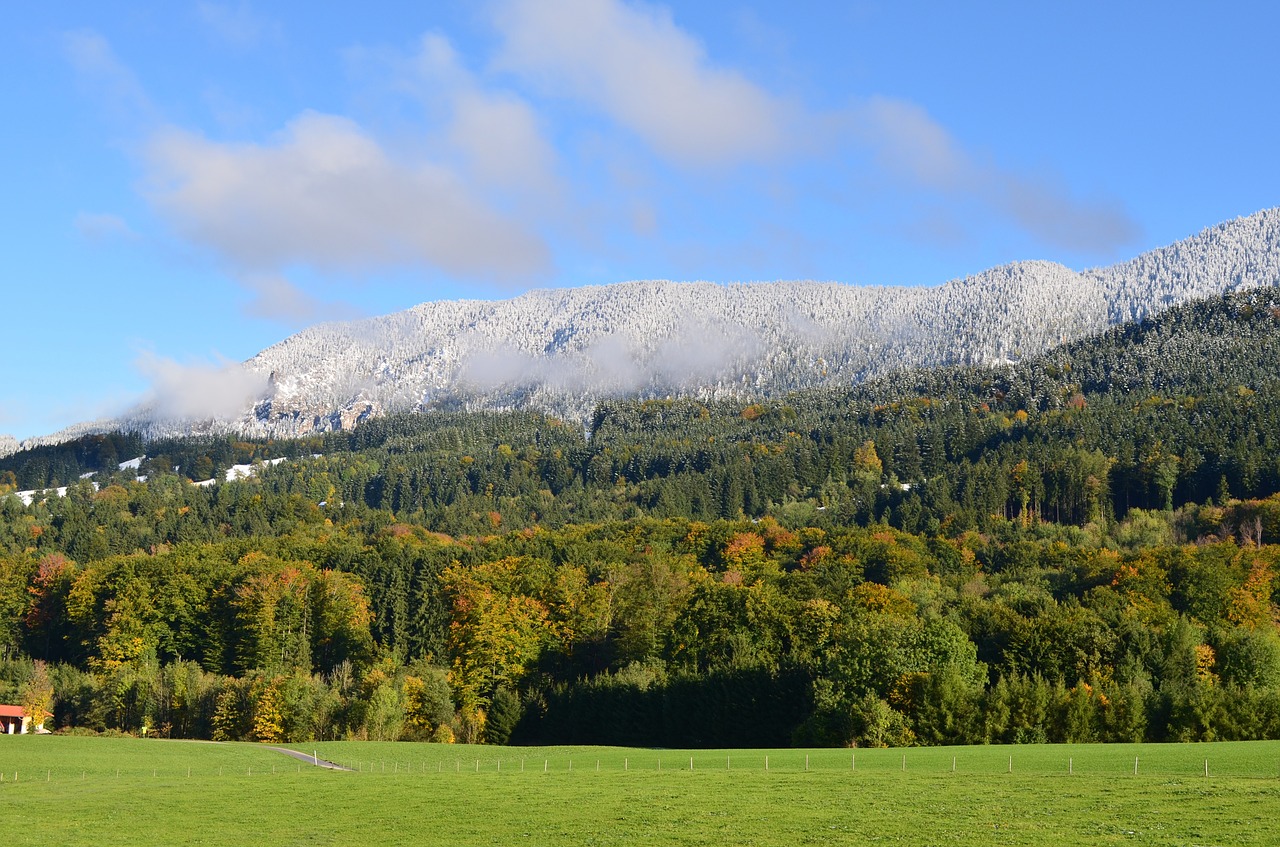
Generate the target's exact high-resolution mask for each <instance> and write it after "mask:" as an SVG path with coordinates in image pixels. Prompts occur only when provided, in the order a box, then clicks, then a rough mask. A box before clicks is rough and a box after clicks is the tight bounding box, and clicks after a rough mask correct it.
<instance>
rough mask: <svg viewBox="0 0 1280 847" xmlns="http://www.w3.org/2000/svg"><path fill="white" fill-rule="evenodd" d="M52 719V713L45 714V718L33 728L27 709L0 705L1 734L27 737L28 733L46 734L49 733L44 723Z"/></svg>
mask: <svg viewBox="0 0 1280 847" xmlns="http://www.w3.org/2000/svg"><path fill="white" fill-rule="evenodd" d="M51 717H53V713H52V712H45V713H44V717H43V718H41V719H40V722H39V723H38V724H36V725H35V726H34V727H33V726H32V725H31V718H30V716H28V715H27V710H26V709H24V708H23V707H21V706H9V705H5V704H2V703H0V734H2V735H26V734H27V733H28V732H34V733H37V734H44V733H47V732H48V731H49V730H47V729H45V728H44V722H45V721H46V720H48V719H49V718H51Z"/></svg>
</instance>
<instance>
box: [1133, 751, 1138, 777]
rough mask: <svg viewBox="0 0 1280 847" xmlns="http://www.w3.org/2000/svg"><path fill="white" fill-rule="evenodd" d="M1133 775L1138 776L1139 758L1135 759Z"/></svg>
mask: <svg viewBox="0 0 1280 847" xmlns="http://www.w3.org/2000/svg"><path fill="white" fill-rule="evenodd" d="M1133 775H1134V776H1137V775H1138V757H1137V756H1134V757H1133Z"/></svg>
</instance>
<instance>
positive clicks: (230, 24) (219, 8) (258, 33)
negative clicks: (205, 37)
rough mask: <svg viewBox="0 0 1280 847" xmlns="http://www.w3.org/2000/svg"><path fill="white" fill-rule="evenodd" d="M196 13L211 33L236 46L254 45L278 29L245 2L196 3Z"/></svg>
mask: <svg viewBox="0 0 1280 847" xmlns="http://www.w3.org/2000/svg"><path fill="white" fill-rule="evenodd" d="M196 14H197V16H198V17H199V18H200V21H201V22H202V23H203V24H204V25H205V26H207V27H208V28H209V31H210V32H211V33H213V34H214V35H215V36H217V37H218V38H219V39H221V40H222V41H225V42H226V43H228V44H230V45H232V46H234V47H253V46H255V45H256V44H258V43H259V42H260V41H261V40H262V39H263V38H264V37H265V36H267V35H269V34H273V33H275V32H277V31H278V26H277V25H276V24H274V23H272V22H270V21H268V20H267V19H265V18H263V17H261V16H259V15H258V14H257V13H256V12H254V11H253V9H251V8H250V7H249V4H248V3H244V2H241V3H240V4H238V5H236V6H232V5H230V4H228V3H210V2H200V3H197V4H196Z"/></svg>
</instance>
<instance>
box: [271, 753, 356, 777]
mask: <svg viewBox="0 0 1280 847" xmlns="http://www.w3.org/2000/svg"><path fill="white" fill-rule="evenodd" d="M267 749H268V750H275V751H276V752H277V753H284V754H285V755H286V756H292V757H293V758H295V759H297V760H298V761H300V762H306V763H307V764H308V765H312V766H314V767H317V768H328V769H329V770H331V771H349V770H351V768H348V767H344V766H342V765H340V764H338V763H337V762H330V761H328V760H326V759H321V758H319V757H317V756H316V755H315V754H313V753H302V752H299V751H297V750H290V749H289V748H288V747H268V748H267Z"/></svg>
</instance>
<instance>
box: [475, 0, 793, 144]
mask: <svg viewBox="0 0 1280 847" xmlns="http://www.w3.org/2000/svg"><path fill="white" fill-rule="evenodd" d="M494 21H495V23H496V25H497V27H498V29H499V30H500V31H501V33H502V35H503V37H504V39H505V44H504V46H503V50H502V52H501V54H500V55H499V57H498V59H497V65H498V67H500V68H503V69H506V70H511V71H515V72H517V73H519V74H522V75H524V76H527V77H529V78H532V79H534V80H536V81H537V82H539V83H540V84H542V85H543V86H544V87H545V88H546V89H547V90H548V91H550V92H551V93H553V94H563V95H568V96H571V97H576V98H579V99H581V100H584V101H586V102H589V103H591V104H592V105H593V106H595V107H596V108H598V109H600V110H601V111H603V112H604V113H606V114H608V115H609V116H610V117H611V118H613V120H615V121H616V122H617V123H619V124H621V125H622V126H624V127H626V128H627V129H629V130H631V131H632V132H634V133H636V134H637V135H638V136H640V137H641V138H642V139H644V140H645V142H647V143H648V144H649V145H650V146H651V147H653V148H654V149H655V150H656V151H657V152H658V153H660V154H662V155H664V156H666V157H668V158H670V159H672V160H674V161H676V162H679V163H681V164H684V165H694V166H706V165H725V164H736V163H739V162H742V161H748V160H759V159H767V158H771V157H773V156H775V155H776V154H778V153H780V152H782V151H784V150H785V149H786V148H788V147H789V146H791V140H790V139H789V138H788V133H789V132H794V131H795V130H796V129H797V126H796V124H797V122H798V121H799V119H800V118H801V117H803V116H802V115H801V114H799V112H798V110H795V109H793V108H792V107H791V106H790V105H789V104H788V103H786V102H785V101H784V100H782V99H780V98H777V97H775V96H773V95H771V94H770V93H769V92H767V91H765V90H764V89H763V88H761V87H759V86H758V85H756V84H754V83H753V82H751V81H750V80H748V79H747V78H746V77H744V76H743V75H742V74H740V73H738V72H737V71H734V70H732V69H728V68H723V67H718V66H716V65H714V64H712V63H711V61H710V60H709V59H708V58H707V56H706V51H705V50H704V49H703V47H702V45H701V44H700V43H699V42H698V41H697V40H696V39H694V38H693V37H692V36H690V35H689V34H688V33H686V32H685V31H684V30H682V29H680V28H679V27H677V26H676V25H675V23H674V21H673V20H672V18H671V14H670V12H668V11H667V10H665V9H661V8H649V7H632V6H628V5H625V4H622V3H619V2H614V0H556V1H555V2H547V0H508V2H504V3H502V4H501V5H500V6H499V7H498V8H497V11H496V13H495V16H494Z"/></svg>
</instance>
